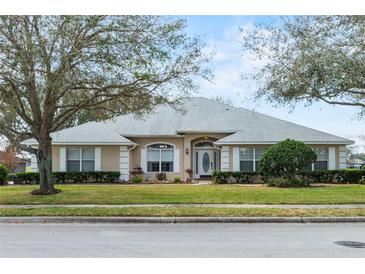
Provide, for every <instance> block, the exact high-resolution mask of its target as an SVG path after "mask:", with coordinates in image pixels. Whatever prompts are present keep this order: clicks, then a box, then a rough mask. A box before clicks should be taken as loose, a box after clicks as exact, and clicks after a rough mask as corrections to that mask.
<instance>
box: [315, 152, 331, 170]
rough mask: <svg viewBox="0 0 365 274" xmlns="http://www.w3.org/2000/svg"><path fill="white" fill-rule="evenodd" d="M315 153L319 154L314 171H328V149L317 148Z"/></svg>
mask: <svg viewBox="0 0 365 274" xmlns="http://www.w3.org/2000/svg"><path fill="white" fill-rule="evenodd" d="M314 152H315V153H316V154H317V161H315V162H314V164H313V170H327V169H328V147H316V148H314Z"/></svg>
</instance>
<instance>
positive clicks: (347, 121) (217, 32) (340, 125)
mask: <svg viewBox="0 0 365 274" xmlns="http://www.w3.org/2000/svg"><path fill="white" fill-rule="evenodd" d="M183 18H185V19H186V20H187V31H188V33H189V34H199V35H202V38H203V39H204V41H205V42H206V43H207V50H209V51H214V52H215V56H214V58H213V62H212V68H213V70H214V74H215V76H214V79H213V83H209V82H208V81H202V82H201V84H200V90H199V95H201V96H204V97H208V98H214V97H216V96H221V97H224V98H230V99H231V100H232V102H233V104H234V105H235V106H241V107H245V108H249V109H252V110H255V111H257V112H261V113H264V114H268V115H271V116H274V117H277V118H280V119H285V120H287V121H291V122H294V123H297V124H300V125H304V126H308V127H311V128H314V129H317V130H322V131H326V132H328V133H332V134H335V135H338V136H342V137H345V138H349V139H352V140H354V141H355V142H356V144H357V145H360V146H361V148H360V149H361V151H364V152H365V140H364V139H365V119H363V120H359V119H358V118H357V116H356V112H357V109H356V108H354V107H345V106H331V105H328V104H325V103H316V104H314V105H312V106H310V107H305V106H304V104H300V105H297V106H296V107H295V109H294V111H293V112H290V110H289V108H284V107H281V108H275V107H274V106H272V105H270V104H268V103H266V102H264V101H262V102H255V101H254V100H253V94H254V93H255V90H256V87H255V83H254V82H253V81H248V80H242V79H241V74H242V73H244V72H247V71H250V70H252V68H253V67H255V66H257V63H255V62H254V61H252V60H251V59H249V58H248V56H247V55H244V53H243V51H242V49H241V45H240V42H239V41H240V31H239V28H240V27H243V28H245V27H251V26H252V25H253V24H255V23H260V22H261V23H262V22H272V21H274V20H275V19H276V18H274V17H267V16H184V17H183Z"/></svg>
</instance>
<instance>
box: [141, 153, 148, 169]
mask: <svg viewBox="0 0 365 274" xmlns="http://www.w3.org/2000/svg"><path fill="white" fill-rule="evenodd" d="M141 168H142V170H143V172H147V154H146V149H144V148H142V149H141Z"/></svg>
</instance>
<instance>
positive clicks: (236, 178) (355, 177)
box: [212, 169, 365, 184]
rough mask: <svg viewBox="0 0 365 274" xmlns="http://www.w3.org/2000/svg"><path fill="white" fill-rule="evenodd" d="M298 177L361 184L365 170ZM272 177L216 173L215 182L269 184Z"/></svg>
mask: <svg viewBox="0 0 365 274" xmlns="http://www.w3.org/2000/svg"><path fill="white" fill-rule="evenodd" d="M298 175H299V176H300V177H301V178H302V179H303V180H305V181H306V182H310V183H327V184H333V183H349V184H359V183H361V182H362V181H361V180H362V178H365V170H363V169H341V170H317V171H301V172H299V173H298ZM270 177H271V178H272V176H263V175H262V174H261V173H259V172H244V171H214V172H213V176H212V178H213V181H214V183H217V184H234V183H236V184H238V183H241V184H242V183H252V182H253V181H254V180H255V179H258V181H261V182H263V183H266V182H268V179H269V178H270Z"/></svg>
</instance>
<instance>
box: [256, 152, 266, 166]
mask: <svg viewBox="0 0 365 274" xmlns="http://www.w3.org/2000/svg"><path fill="white" fill-rule="evenodd" d="M264 152H265V148H255V171H259V170H260V161H261V159H262V156H263V155H264Z"/></svg>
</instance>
